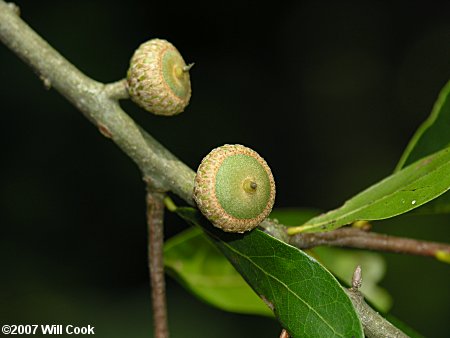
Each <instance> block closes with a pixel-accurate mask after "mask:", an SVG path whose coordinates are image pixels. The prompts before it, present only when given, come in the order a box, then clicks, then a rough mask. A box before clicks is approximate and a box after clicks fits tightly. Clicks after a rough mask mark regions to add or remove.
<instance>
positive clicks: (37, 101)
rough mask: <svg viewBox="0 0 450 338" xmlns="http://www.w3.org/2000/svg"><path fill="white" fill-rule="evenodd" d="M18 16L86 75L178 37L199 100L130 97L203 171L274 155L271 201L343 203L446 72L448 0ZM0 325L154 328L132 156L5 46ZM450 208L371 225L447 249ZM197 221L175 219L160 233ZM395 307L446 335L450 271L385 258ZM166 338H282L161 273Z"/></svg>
mask: <svg viewBox="0 0 450 338" xmlns="http://www.w3.org/2000/svg"><path fill="white" fill-rule="evenodd" d="M17 4H18V5H19V6H20V7H21V10H22V17H23V18H24V19H25V20H26V21H27V22H28V23H29V24H30V25H31V26H32V27H33V28H34V29H35V30H36V31H37V32H38V33H40V34H41V35H42V36H43V37H44V38H45V39H46V40H47V41H48V42H49V43H50V44H52V45H53V46H54V47H55V48H56V49H57V50H58V51H60V52H61V53H62V54H63V55H64V56H65V57H67V58H68V59H69V60H70V61H71V62H73V63H74V64H75V65H76V66H77V67H79V68H80V69H81V70H82V71H84V72H86V74H88V75H89V76H91V77H93V78H94V79H96V80H99V81H102V82H112V81H115V80H118V79H120V78H123V77H124V76H125V74H126V70H127V67H128V62H129V59H130V57H131V55H132V53H133V51H134V49H135V48H136V47H137V46H138V45H139V44H140V43H142V42H144V41H145V40H147V39H149V38H154V37H159V38H165V39H168V40H169V41H171V42H172V43H173V44H174V45H175V46H177V48H178V49H179V50H180V51H181V53H182V54H183V56H184V58H185V60H186V61H187V62H195V67H194V68H193V69H192V71H191V81H192V89H193V96H192V100H191V103H190V105H189V107H188V108H187V109H186V111H185V112H184V113H183V114H181V115H180V116H177V117H175V118H163V117H155V116H152V115H150V114H148V113H146V112H144V111H143V110H141V109H139V108H138V107H136V106H135V105H134V104H132V103H131V102H129V101H126V102H123V104H122V106H123V107H124V109H126V111H127V112H129V114H130V115H131V116H132V117H133V118H134V119H135V120H136V121H138V122H139V123H140V124H141V125H142V126H144V128H145V129H146V130H148V131H149V132H150V133H151V134H152V135H154V136H155V137H156V138H157V139H158V140H159V141H160V142H161V143H163V144H164V145H165V146H167V147H168V148H169V149H170V150H171V151H172V152H173V153H175V154H176V155H177V156H178V157H179V158H180V159H181V160H183V161H185V162H186V163H187V164H188V165H190V166H191V167H192V168H196V167H197V165H198V163H199V162H200V160H201V159H202V157H203V156H204V155H205V154H206V153H208V152H209V151H210V150H211V149H212V148H214V147H216V146H218V145H222V144H224V143H241V144H244V145H247V146H249V147H252V148H253V149H255V150H257V151H258V152H259V153H260V154H261V155H262V156H263V157H264V158H265V159H266V160H267V162H268V163H269V164H270V166H271V168H272V171H273V173H274V175H275V178H276V182H277V190H278V191H277V200H276V206H277V207H293V206H303V207H317V208H321V209H329V208H334V207H337V206H338V205H340V204H341V203H342V202H343V201H344V200H345V199H346V198H349V197H351V196H352V195H353V194H355V193H357V192H358V191H360V190H362V189H363V188H365V187H367V186H369V185H370V184H372V183H375V182H376V181H377V180H379V179H381V178H383V177H385V176H386V175H388V174H389V173H391V172H392V170H393V168H394V166H395V164H396V162H397V160H398V158H399V157H400V155H401V153H402V151H403V149H404V147H405V146H406V144H407V142H408V140H409V138H410V137H411V136H412V134H413V132H414V131H415V129H416V128H417V127H418V125H419V124H420V123H421V122H422V121H423V120H424V119H425V118H426V117H427V116H428V114H429V112H430V110H431V108H432V105H433V103H434V101H435V99H436V97H437V94H438V92H439V90H440V88H442V86H443V85H444V84H445V83H446V81H447V80H448V79H449V78H450V16H449V14H450V2H448V1H397V2H395V4H391V3H389V2H382V1H364V2H361V1H343V2H339V3H338V2H331V1H328V2H327V1H324V2H316V1H285V2H281V1H279V2H272V3H270V5H268V4H266V5H264V4H262V3H260V2H243V1H225V2H213V1H211V2H198V3H195V2H183V3H177V2H173V1H170V2H169V1H140V0H128V1H126V2H121V3H115V2H110V1H106V0H105V1H103V0H102V1H73V2H69V1H25V0H24V1H20V0H17ZM0 72H1V73H0V74H1V79H2V81H0V93H1V94H0V95H1V105H0V113H1V114H0V147H1V150H2V153H1V166H0V234H1V235H0V266H1V273H0V276H1V277H0V318H1V322H2V324H4V323H10V324H40V323H43V324H74V325H88V324H90V325H93V326H95V327H96V336H98V337H125V336H126V337H148V336H150V335H151V334H150V331H151V325H152V324H151V310H150V298H149V297H150V293H149V287H148V273H147V261H146V225H145V214H144V212H145V205H144V192H145V191H144V184H143V182H142V181H141V178H140V175H139V171H138V170H137V168H136V166H135V165H134V164H133V163H132V162H131V161H130V160H129V159H128V158H127V157H126V156H125V155H124V154H123V153H121V151H120V150H119V149H118V148H117V147H116V146H115V145H114V144H113V143H112V142H110V141H108V140H107V139H105V138H104V137H102V136H101V135H100V134H99V133H98V131H97V130H96V128H94V127H93V126H92V125H91V124H90V123H89V122H88V121H87V120H86V119H85V118H84V117H83V116H82V115H81V114H80V113H79V112H78V111H77V110H76V109H75V108H74V107H73V106H71V105H70V104H69V103H68V102H66V101H65V99H64V98H62V97H61V96H60V95H59V94H58V93H56V92H55V91H53V90H50V91H47V90H45V89H44V86H43V84H42V83H41V81H39V80H38V78H37V77H36V76H35V75H34V74H33V72H32V71H31V70H30V69H29V68H28V67H27V66H25V65H24V64H23V63H22V62H21V61H20V60H19V59H18V58H17V57H15V56H14V55H13V54H12V53H11V52H10V51H9V50H7V49H6V48H5V47H4V46H0ZM449 223H450V220H449V217H448V216H435V217H424V216H422V217H414V216H408V215H406V216H403V217H400V218H398V219H394V220H390V221H385V222H378V223H376V224H377V225H376V227H377V228H376V229H377V230H379V231H384V232H387V233H392V234H399V235H404V236H409V237H417V238H424V239H431V240H433V239H434V240H439V241H446V242H450V224H449ZM184 228H186V226H185V225H184V224H183V223H182V221H181V220H179V219H178V218H176V217H174V216H173V215H168V216H167V222H166V234H167V237H170V236H172V235H174V234H175V233H178V232H179V231H181V230H182V229H184ZM385 257H386V259H387V266H388V275H387V277H386V278H385V279H384V281H383V282H382V285H383V286H384V287H385V288H387V289H388V290H389V292H391V294H392V296H393V298H394V306H393V309H392V313H393V314H394V315H396V316H398V317H399V318H401V319H402V320H404V321H405V322H407V323H410V324H411V325H412V326H413V327H415V328H416V329H418V330H419V331H420V332H422V333H423V334H425V335H428V336H433V337H446V336H448V333H449V332H450V322H449V320H448V318H449V316H450V290H449V287H448V286H449V281H450V268H449V266H448V265H445V264H443V263H439V262H436V261H434V260H432V259H426V258H417V257H408V256H400V255H385ZM168 293H169V315H170V325H171V329H172V336H173V337H175V338H177V337H183V338H189V337H199V336H206V337H276V336H277V335H278V334H279V331H280V328H279V326H278V324H277V323H276V322H274V321H271V320H269V319H264V318H263V319H261V318H258V317H252V316H239V315H235V314H229V313H225V312H222V311H220V310H217V309H214V308H211V307H209V306H207V305H205V304H203V303H202V302H201V301H199V300H197V299H196V298H193V297H192V296H191V295H190V294H189V293H187V292H186V291H184V290H183V289H182V288H181V287H180V286H178V285H177V284H176V283H175V282H174V281H172V280H171V279H168Z"/></svg>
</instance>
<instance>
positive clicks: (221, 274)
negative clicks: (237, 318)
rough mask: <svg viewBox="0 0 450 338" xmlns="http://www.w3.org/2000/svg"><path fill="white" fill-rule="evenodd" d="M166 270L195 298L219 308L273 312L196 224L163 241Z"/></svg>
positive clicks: (271, 314)
mask: <svg viewBox="0 0 450 338" xmlns="http://www.w3.org/2000/svg"><path fill="white" fill-rule="evenodd" d="M164 264H165V267H166V271H167V272H168V273H169V274H170V275H171V276H173V277H174V278H175V279H177V280H178V281H179V282H180V283H181V284H182V285H183V286H184V287H185V288H187V289H188V290H190V291H191V292H192V293H194V294H195V295H196V296H197V297H198V298H200V299H202V300H203V301H205V302H207V303H208V304H210V305H212V306H215V307H217V308H219V309H222V310H225V311H229V312H236V313H245V314H256V315H264V316H273V313H272V311H271V310H270V309H269V308H268V307H267V305H266V304H264V302H263V301H262V300H261V298H259V297H258V295H257V294H256V293H255V292H254V291H253V290H252V289H251V288H250V286H249V285H248V284H247V283H246V282H245V280H244V279H243V278H242V276H241V275H240V274H239V273H238V272H237V271H236V269H235V268H234V267H233V266H232V265H231V263H230V262H229V261H228V260H227V259H226V258H225V257H224V255H223V254H222V253H221V252H220V251H219V250H218V249H217V248H216V247H215V246H214V245H213V244H212V243H211V242H210V241H209V240H208V239H207V237H206V235H205V234H204V232H203V231H202V230H201V229H200V228H198V227H193V228H190V229H188V230H186V231H184V232H182V233H180V234H178V235H176V236H174V237H172V238H171V239H169V240H168V241H167V242H166V243H165V245H164Z"/></svg>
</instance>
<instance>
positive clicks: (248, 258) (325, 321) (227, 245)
mask: <svg viewBox="0 0 450 338" xmlns="http://www.w3.org/2000/svg"><path fill="white" fill-rule="evenodd" d="M223 244H224V245H225V246H226V247H227V248H228V249H229V250H231V251H233V252H234V253H236V254H237V255H239V256H241V257H243V258H245V259H246V260H247V261H249V262H250V263H251V264H253V265H254V266H255V267H256V268H258V269H259V270H261V271H262V272H263V273H264V274H265V275H267V276H269V277H271V278H272V279H274V280H275V281H277V282H278V283H280V284H281V285H283V286H284V287H285V288H286V289H287V290H288V291H289V292H290V293H291V294H292V295H294V297H296V298H297V299H298V300H300V301H301V302H302V303H303V304H305V305H306V306H307V307H308V308H309V309H310V310H311V311H312V312H314V313H315V314H316V315H317V317H319V318H320V319H321V320H322V321H323V322H324V323H325V324H326V325H327V326H328V327H329V328H330V329H331V330H332V331H333V332H334V333H335V334H337V335H338V336H340V337H344V336H343V335H341V334H339V333H338V332H336V330H335V329H334V328H333V326H331V324H329V323H328V321H327V320H326V319H325V318H323V317H322V316H321V315H320V313H318V312H317V311H316V310H315V309H314V308H313V307H312V306H311V305H310V304H309V303H308V302H307V301H305V300H304V299H303V298H301V297H300V296H299V295H297V294H296V293H295V292H294V291H293V290H291V288H289V286H288V285H286V284H285V283H284V282H282V281H281V280H279V279H278V278H276V277H275V276H274V275H272V274H270V273H268V272H267V271H266V270H264V269H263V268H262V267H261V266H260V265H258V264H256V262H254V261H253V260H252V259H251V258H250V257H249V256H247V255H244V254H242V253H241V252H239V251H238V250H236V249H234V248H233V247H232V246H230V245H229V244H227V243H225V242H223Z"/></svg>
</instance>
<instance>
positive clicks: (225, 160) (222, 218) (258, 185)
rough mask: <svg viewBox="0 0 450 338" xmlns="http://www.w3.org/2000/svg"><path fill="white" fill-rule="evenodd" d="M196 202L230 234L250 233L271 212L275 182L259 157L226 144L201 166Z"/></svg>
mask: <svg viewBox="0 0 450 338" xmlns="http://www.w3.org/2000/svg"><path fill="white" fill-rule="evenodd" d="M194 200H195V202H196V203H197V206H198V208H199V209H200V211H201V212H202V213H203V215H205V217H206V218H208V219H209V221H210V222H211V223H212V224H213V225H214V226H216V227H218V228H221V229H222V230H224V231H227V232H244V231H249V230H252V229H253V228H255V227H256V226H258V224H259V223H261V222H262V221H263V220H264V219H265V218H266V217H267V216H268V215H269V213H270V212H271V210H272V207H273V204H274V201H275V181H274V179H273V175H272V172H271V170H270V168H269V166H268V165H267V163H266V161H264V159H263V158H262V157H261V156H259V155H258V153H256V152H255V151H254V150H252V149H250V148H247V147H244V146H242V145H239V144H236V145H229V144H226V145H224V146H222V147H218V148H216V149H213V150H212V151H211V152H210V153H209V154H208V155H207V156H206V157H205V158H204V159H203V160H202V162H201V163H200V166H199V167H198V170H197V175H196V177H195V183H194Z"/></svg>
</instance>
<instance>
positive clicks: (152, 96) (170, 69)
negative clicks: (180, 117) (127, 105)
mask: <svg viewBox="0 0 450 338" xmlns="http://www.w3.org/2000/svg"><path fill="white" fill-rule="evenodd" d="M191 66H192V65H186V63H185V62H184V60H183V57H182V56H181V54H180V53H179V52H178V50H177V49H176V48H175V47H174V46H173V45H172V44H171V43H170V42H168V41H166V40H161V39H152V40H149V41H147V42H144V43H143V44H141V45H140V46H139V48H138V49H137V50H136V51H135V52H134V55H133V57H132V58H131V61H130V68H129V69H128V73H127V86H128V92H129V94H130V97H131V99H132V100H133V101H134V102H136V103H137V104H138V105H139V106H141V107H142V108H144V109H145V110H147V111H149V112H151V113H154V114H156V115H166V116H169V115H175V114H179V113H181V112H182V111H183V110H184V108H185V107H186V106H187V105H188V103H189V99H190V98H191V81H190V78H189V69H190V68H191Z"/></svg>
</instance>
